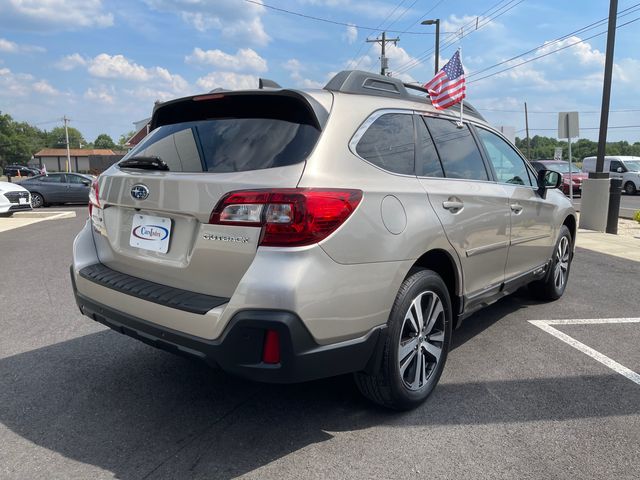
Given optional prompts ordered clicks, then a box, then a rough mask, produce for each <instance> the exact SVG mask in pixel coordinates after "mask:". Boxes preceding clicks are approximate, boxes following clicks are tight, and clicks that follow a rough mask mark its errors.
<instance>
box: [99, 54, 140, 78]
mask: <svg viewBox="0 0 640 480" xmlns="http://www.w3.org/2000/svg"><path fill="white" fill-rule="evenodd" d="M87 70H88V72H89V74H90V75H92V76H94V77H99V78H120V79H126V80H136V81H140V82H144V81H147V80H149V79H150V78H151V73H150V72H149V70H147V69H146V68H145V67H143V66H141V65H138V64H136V63H133V62H131V61H130V60H128V59H127V58H125V57H124V56H123V55H109V54H107V53H101V54H100V55H98V56H96V57H95V58H93V59H91V60H89V62H88V68H87Z"/></svg>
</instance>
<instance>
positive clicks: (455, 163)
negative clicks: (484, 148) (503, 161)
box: [425, 117, 489, 180]
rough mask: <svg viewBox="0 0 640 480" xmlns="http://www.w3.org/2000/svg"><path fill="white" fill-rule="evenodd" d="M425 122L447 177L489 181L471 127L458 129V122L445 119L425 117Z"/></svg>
mask: <svg viewBox="0 0 640 480" xmlns="http://www.w3.org/2000/svg"><path fill="white" fill-rule="evenodd" d="M425 121H426V123H427V127H429V130H430V131H431V136H432V138H433V141H434V142H435V144H436V148H437V149H438V153H439V154H440V161H441V162H442V168H443V169H444V174H445V176H446V177H448V178H465V179H469V180H489V176H488V174H487V170H486V168H485V166H484V163H483V161H482V156H481V155H480V150H478V146H477V145H476V142H475V140H474V139H473V136H472V135H471V132H470V131H469V127H467V126H464V127H463V128H458V125H457V124H456V122H454V121H451V120H445V119H443V118H432V117H425Z"/></svg>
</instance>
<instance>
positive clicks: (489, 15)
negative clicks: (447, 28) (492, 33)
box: [398, 0, 524, 73]
mask: <svg viewBox="0 0 640 480" xmlns="http://www.w3.org/2000/svg"><path fill="white" fill-rule="evenodd" d="M523 1H524V0H518V1H516V0H509V1H507V2H506V3H505V0H501V1H500V2H498V3H496V4H494V5H493V6H492V7H491V8H489V9H488V10H486V11H485V12H483V13H482V14H480V15H478V16H476V17H475V19H474V20H471V21H469V22H467V23H466V24H464V25H463V26H462V27H460V29H459V30H458V31H457V32H455V33H454V34H452V35H449V37H448V39H445V41H444V45H443V46H442V48H441V49H440V51H441V52H442V51H444V50H446V49H447V48H449V47H450V46H451V45H453V44H455V43H456V42H457V41H459V40H462V39H463V38H465V37H467V36H469V35H471V34H472V33H473V32H476V31H478V30H480V29H482V28H483V27H485V26H486V25H488V24H489V23H491V22H492V21H493V20H495V19H496V18H499V17H501V16H502V15H504V14H505V13H507V12H508V11H509V10H511V9H513V8H515V7H517V6H518V5H520V4H521V3H522V2H523ZM514 2H515V3H514ZM501 4H502V5H501ZM485 16H486V18H482V17H485ZM480 18H482V20H480ZM474 25H475V28H473V26H474ZM465 30H466V31H467V33H464V32H465ZM433 51H434V48H430V49H428V50H425V51H424V52H423V53H422V54H420V55H418V57H417V58H414V59H413V60H410V61H408V62H407V63H405V64H403V65H401V66H400V67H399V68H398V73H405V72H408V71H409V70H411V69H413V68H415V67H417V66H418V65H420V64H421V63H423V62H424V61H425V60H426V59H427V58H429V56H430V55H431V53H432V52H433Z"/></svg>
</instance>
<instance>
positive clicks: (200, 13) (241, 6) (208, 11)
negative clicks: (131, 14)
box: [145, 0, 271, 45]
mask: <svg viewBox="0 0 640 480" xmlns="http://www.w3.org/2000/svg"><path fill="white" fill-rule="evenodd" d="M145 1H146V3H147V5H149V6H150V7H152V8H154V9H156V10H161V11H167V12H174V13H176V14H178V15H179V16H180V17H181V18H182V19H183V20H184V21H185V22H187V23H189V24H191V25H192V26H193V27H194V28H195V29H196V30H198V31H200V32H206V31H207V30H218V31H220V32H221V34H222V36H223V37H225V38H227V39H230V40H241V41H244V42H247V43H251V44H256V45H266V44H267V43H268V42H269V41H270V40H271V38H270V37H269V35H267V32H266V31H265V29H264V25H263V24H262V19H261V17H262V15H263V14H264V11H265V8H264V7H263V6H262V5H256V4H253V3H246V2H238V1H237V0H145ZM257 1H260V0H257Z"/></svg>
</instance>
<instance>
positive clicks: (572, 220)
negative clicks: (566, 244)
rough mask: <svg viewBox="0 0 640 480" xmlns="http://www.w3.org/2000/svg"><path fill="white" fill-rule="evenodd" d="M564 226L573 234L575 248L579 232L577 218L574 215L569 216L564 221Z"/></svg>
mask: <svg viewBox="0 0 640 480" xmlns="http://www.w3.org/2000/svg"><path fill="white" fill-rule="evenodd" d="M562 224H563V225H564V226H566V227H567V228H568V229H569V232H570V233H571V243H572V244H573V246H575V244H576V231H577V222H576V217H575V216H574V215H567V218H565V219H564V222H562Z"/></svg>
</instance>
